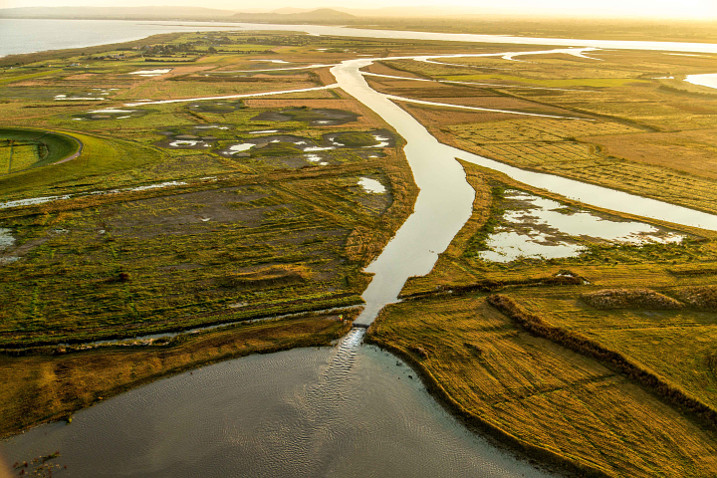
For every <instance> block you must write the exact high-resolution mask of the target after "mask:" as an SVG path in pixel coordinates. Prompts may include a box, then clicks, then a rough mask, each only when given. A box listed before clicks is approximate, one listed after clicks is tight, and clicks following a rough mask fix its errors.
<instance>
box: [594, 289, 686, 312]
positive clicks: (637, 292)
mask: <svg viewBox="0 0 717 478" xmlns="http://www.w3.org/2000/svg"><path fill="white" fill-rule="evenodd" d="M581 299H582V300H583V301H584V302H585V303H587V304H588V305H590V306H592V307H595V308H596V309H658V310H661V309H681V308H682V307H684V304H682V303H681V302H679V301H677V300H675V299H673V298H672V297H668V296H666V295H664V294H660V293H659V292H655V291H654V290H650V289H603V290H598V291H595V292H590V293H587V294H583V295H582V296H581Z"/></svg>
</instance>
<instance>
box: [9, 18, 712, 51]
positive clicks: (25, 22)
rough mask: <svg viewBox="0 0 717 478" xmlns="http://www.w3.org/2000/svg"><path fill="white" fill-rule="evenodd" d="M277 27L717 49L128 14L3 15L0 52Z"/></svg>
mask: <svg viewBox="0 0 717 478" xmlns="http://www.w3.org/2000/svg"><path fill="white" fill-rule="evenodd" d="M228 30H246V31H252V30H272V31H294V32H305V33H308V34H310V35H331V36H341V37H355V38H385V39H406V40H432V41H454V42H464V43H502V44H511V45H554V46H580V47H587V48H608V49H621V50H624V49H631V50H658V51H673V52H686V53H717V44H712V43H680V42H656V41H624V40H586V39H569V38H535V37H516V36H508V35H480V34H470V33H433V32H413V31H394V30H371V29H363V28H348V27H340V26H324V25H276V24H263V23H261V24H254V23H231V22H175V21H162V22H160V21H129V20H37V19H8V18H0V56H5V55H13V54H18V53H31V52H36V51H45V50H58V49H63V48H80V47H85V46H94V45H104V44H108V43H119V42H125V41H130V40H138V39H140V38H144V37H147V36H149V35H155V34H158V33H170V32H181V31H228Z"/></svg>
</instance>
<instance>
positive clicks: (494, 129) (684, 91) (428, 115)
mask: <svg viewBox="0 0 717 478" xmlns="http://www.w3.org/2000/svg"><path fill="white" fill-rule="evenodd" d="M588 56H591V57H593V58H596V59H598V60H601V61H595V60H589V59H577V58H568V57H567V56H565V55H563V56H558V55H545V56H541V55H539V56H531V57H525V58H529V60H530V61H520V62H510V65H509V66H510V69H509V71H507V68H508V67H507V66H506V63H507V62H506V61H504V60H499V59H493V58H462V59H461V58H451V59H449V60H445V61H446V62H449V63H450V65H444V64H435V63H425V62H417V61H410V60H400V61H391V62H386V63H385V64H384V66H383V70H382V71H383V73H382V74H392V75H394V76H401V75H404V76H405V75H406V74H407V73H408V74H411V75H414V76H415V75H419V76H421V77H423V78H430V79H436V80H443V81H445V80H456V81H464V82H476V83H488V84H489V85H492V86H477V85H476V86H464V87H463V89H464V91H463V93H460V92H459V91H457V90H456V89H455V87H453V86H450V85H448V84H445V83H441V84H440V85H441V86H440V87H437V86H436V85H437V84H435V83H434V84H431V83H421V82H411V83H412V84H411V85H408V86H410V88H411V89H410V90H407V87H408V86H406V85H407V84H408V83H409V82H407V81H399V80H390V81H389V80H384V79H377V80H376V81H377V82H378V81H379V80H380V83H381V89H382V91H385V92H388V93H392V94H396V95H404V96H407V92H408V93H411V95H412V97H415V98H422V99H429V100H431V99H433V100H435V101H439V102H445V103H453V104H462V105H471V106H483V107H491V105H501V103H498V102H497V101H496V95H497V97H500V98H502V100H503V101H504V102H505V101H507V100H508V99H511V100H513V101H516V103H514V104H512V105H511V104H510V103H503V104H502V105H501V106H500V107H503V108H505V109H513V110H517V111H529V112H541V113H553V114H555V113H556V112H557V113H558V114H562V115H564V116H576V115H577V116H582V117H584V118H585V120H569V121H568V120H553V119H549V118H535V117H516V116H510V115H504V114H496V113H480V112H476V113H468V112H465V111H461V112H456V111H455V110H451V109H446V108H439V107H432V106H431V107H428V106H416V105H408V106H406V108H407V109H408V110H409V111H410V112H411V113H412V114H413V115H414V116H415V117H416V118H417V119H419V121H421V122H422V123H424V124H425V125H426V126H427V127H428V128H429V130H430V131H431V132H432V133H433V134H434V135H435V136H437V137H438V138H439V139H440V140H441V141H443V142H446V143H449V144H453V145H455V146H458V147H460V148H464V149H466V150H469V151H472V152H475V153H478V154H481V155H483V156H486V157H489V158H492V159H497V160H499V161H503V162H506V163H509V164H513V165H516V166H519V167H522V168H527V169H533V170H537V171H544V172H549V173H554V174H558V175H562V176H566V177H570V178H575V179H579V180H582V181H586V182H591V183H595V184H601V185H605V186H608V187H611V188H614V189H621V190H624V191H628V192H632V193H636V194H641V195H646V196H649V197H654V198H657V199H661V200H664V201H667V202H672V203H676V204H681V205H684V206H687V207H692V208H697V209H702V210H706V211H711V212H714V211H716V209H715V204H717V197H715V196H714V193H713V191H714V180H715V164H717V162H716V161H715V158H717V155H716V151H715V148H714V144H713V142H712V141H711V138H712V137H713V136H714V135H713V132H714V128H715V123H714V121H715V111H717V93H716V92H715V90H714V89H710V88H704V87H701V88H700V87H693V85H689V84H688V83H685V82H684V81H682V78H684V75H686V74H689V73H690V72H697V71H700V72H701V71H705V72H706V71H707V70H709V69H710V68H711V66H710V65H712V64H713V62H714V55H698V56H695V57H682V56H675V55H669V54H666V53H662V52H640V53H639V54H638V53H634V52H629V51H617V52H615V51H613V52H607V51H595V52H588ZM518 58H520V57H518ZM438 61H443V60H438ZM709 71H711V70H709ZM561 77H562V79H560V78H561ZM372 81H373V80H372ZM424 85H428V86H424ZM521 86H522V87H523V88H522V89H521ZM536 86H538V87H541V88H560V89H558V90H556V89H538V90H536V89H532V88H534V87H536ZM486 92H489V93H491V94H492V95H493V96H486ZM451 94H453V95H455V96H454V97H450V95H451ZM438 98H440V99H438ZM517 100H520V101H521V102H517Z"/></svg>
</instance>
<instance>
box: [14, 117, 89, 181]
mask: <svg viewBox="0 0 717 478" xmlns="http://www.w3.org/2000/svg"><path fill="white" fill-rule="evenodd" d="M14 143H20V144H21V145H22V146H23V149H22V150H20V151H16V150H15V149H16V148H14ZM0 145H2V147H3V155H2V160H1V161H0V172H4V173H10V172H13V171H20V170H23V169H27V168H29V167H31V166H43V165H47V164H52V163H54V162H56V161H60V160H62V159H64V158H66V157H68V156H70V155H72V154H74V153H76V152H78V151H79V149H80V143H79V141H78V140H77V139H75V138H73V137H71V136H68V135H66V134H60V133H55V132H51V131H37V130H25V129H14V128H12V129H11V128H0ZM33 150H34V151H33ZM18 153H19V154H18ZM16 154H17V157H16Z"/></svg>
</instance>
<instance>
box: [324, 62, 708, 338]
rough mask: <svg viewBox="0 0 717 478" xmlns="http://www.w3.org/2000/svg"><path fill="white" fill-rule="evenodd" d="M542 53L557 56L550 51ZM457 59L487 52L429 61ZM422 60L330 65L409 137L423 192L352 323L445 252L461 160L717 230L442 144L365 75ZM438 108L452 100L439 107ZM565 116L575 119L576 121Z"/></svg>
mask: <svg viewBox="0 0 717 478" xmlns="http://www.w3.org/2000/svg"><path fill="white" fill-rule="evenodd" d="M554 52H555V53H565V52H566V51H565V50H555V51H554ZM541 53H551V51H545V52H541ZM459 56H466V57H474V56H484V55H446V56H431V57H430V58H457V57H459ZM417 58H429V57H388V58H374V59H359V60H347V61H344V62H342V63H341V64H340V65H337V66H335V67H334V68H332V69H331V72H332V73H333V75H334V76H335V77H336V81H337V83H338V85H339V87H340V88H341V89H342V90H344V91H345V92H347V93H348V94H350V95H351V96H353V97H354V98H356V99H357V100H358V101H360V102H361V103H363V104H364V105H366V106H367V107H369V108H370V109H371V110H373V111H374V112H375V113H377V114H378V115H379V116H381V118H383V120H384V121H386V122H387V123H388V124H389V125H391V126H392V127H393V128H394V129H395V130H396V132H397V133H398V134H399V135H401V136H402V137H403V138H404V139H405V140H406V147H405V149H404V152H405V154H406V158H407V160H408V163H409V165H410V167H411V170H412V172H413V176H414V180H415V182H416V185H417V186H418V188H419V189H420V191H419V193H418V198H417V199H416V203H415V205H414V211H413V213H412V214H411V215H410V216H409V218H408V219H407V220H406V222H405V223H404V224H403V225H402V226H401V227H400V228H399V230H398V231H397V232H396V235H395V236H394V238H393V239H392V240H391V241H390V242H389V243H388V245H387V246H386V248H385V249H384V250H383V251H382V252H381V254H380V255H379V256H378V258H377V259H376V260H375V261H374V262H373V263H372V264H370V265H369V266H368V267H367V268H366V272H370V273H373V274H374V277H373V279H372V281H371V283H370V284H369V286H368V288H367V289H366V291H365V292H364V294H363V296H362V297H363V299H364V301H365V302H366V307H365V309H364V310H363V312H362V313H361V315H360V316H359V317H358V319H356V321H355V322H354V324H356V325H359V326H368V325H370V324H371V323H372V322H373V321H374V319H375V318H376V316H377V315H378V313H379V311H380V310H381V309H382V308H383V307H384V306H385V305H387V304H390V303H393V302H396V301H397V297H398V294H399V292H400V291H401V289H402V288H403V285H404V284H405V282H406V280H407V279H408V278H409V277H411V276H422V275H426V274H428V273H429V272H430V271H431V269H432V268H433V265H434V264H435V262H436V260H437V259H438V255H439V254H440V253H442V252H443V251H445V249H446V248H447V247H448V245H449V244H450V242H451V240H453V237H455V235H456V234H457V233H458V231H459V230H460V229H461V227H463V225H464V224H465V222H466V221H467V220H468V218H469V217H470V215H471V212H472V204H473V199H474V196H475V192H474V191H473V189H472V188H471V187H470V185H469V184H468V183H467V181H466V178H465V172H464V171H463V168H462V167H461V166H460V164H459V163H458V162H457V161H456V160H455V158H460V159H462V160H465V161H468V162H471V163H474V164H477V165H479V166H484V167H487V168H491V169H493V170H496V171H500V172H502V173H505V174H507V175H508V176H510V177H512V178H514V179H516V180H518V181H521V182H523V183H526V184H529V185H531V186H536V187H540V188H543V189H546V190H548V191H551V192H555V193H559V194H562V195H564V196H566V197H568V198H570V199H575V200H578V201H581V202H583V203H586V204H590V205H593V206H598V207H602V208H606V209H612V210H614V211H619V212H623V213H628V214H635V215H638V216H645V217H649V218H653V219H663V220H666V221H669V222H673V223H677V224H683V225H686V226H694V227H700V228H703V229H711V230H717V216H715V215H713V214H709V213H706V212H702V211H696V210H693V209H688V208H685V207H682V206H676V205H674V204H669V203H665V202H662V201H658V200H655V199H648V198H644V197H641V196H636V195H633V194H628V193H625V192H621V191H616V190H613V189H609V188H605V187H602V186H596V185H593V184H588V183H583V182H580V181H576V180H573V179H567V178H564V177H561V176H555V175H552V174H544V173H536V172H533V171H526V170H523V169H519V168H516V167H513V166H509V165H507V164H504V163H501V162H498V161H494V160H491V159H488V158H484V157H482V156H479V155H476V154H473V153H469V152H467V151H463V150H461V149H458V148H455V147H453V146H448V145H445V144H443V143H440V142H439V141H438V140H437V139H436V138H434V137H433V136H432V135H431V134H430V133H429V132H428V130H426V128H425V127H423V125H421V124H420V123H419V122H418V121H416V120H415V119H414V118H413V117H412V116H411V115H410V114H408V113H407V112H406V111H404V110H403V109H401V108H400V107H399V106H398V105H396V104H395V103H394V102H393V101H391V100H392V99H396V100H402V99H401V98H397V97H394V96H391V95H386V94H382V93H379V92H377V91H375V90H374V89H372V88H371V87H370V86H369V85H368V83H367V82H366V80H365V79H364V77H363V74H362V72H361V69H362V68H365V67H367V66H369V65H371V64H372V63H373V62H375V61H379V60H397V59H417ZM411 101H413V100H411ZM414 102H416V101H414ZM420 103H422V104H432V103H431V102H420ZM434 104H435V103H434ZM438 106H444V107H445V106H453V105H445V104H438ZM513 113H515V114H524V113H521V112H513ZM563 119H564V120H565V121H570V120H571V119H572V118H568V117H565V118H563Z"/></svg>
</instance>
